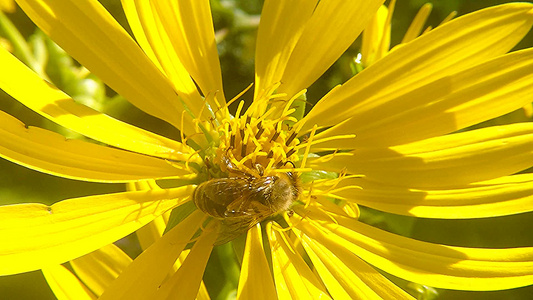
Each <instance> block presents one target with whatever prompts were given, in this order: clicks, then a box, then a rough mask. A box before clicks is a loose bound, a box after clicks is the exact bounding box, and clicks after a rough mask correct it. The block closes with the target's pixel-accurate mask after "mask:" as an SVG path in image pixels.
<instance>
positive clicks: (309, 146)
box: [300, 124, 318, 168]
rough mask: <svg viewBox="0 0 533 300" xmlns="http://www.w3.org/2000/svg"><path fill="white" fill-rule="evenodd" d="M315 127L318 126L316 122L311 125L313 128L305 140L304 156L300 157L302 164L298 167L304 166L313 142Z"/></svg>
mask: <svg viewBox="0 0 533 300" xmlns="http://www.w3.org/2000/svg"><path fill="white" fill-rule="evenodd" d="M317 127H318V126H317V125H316V124H315V125H314V126H313V130H312V131H311V135H310V136H309V140H307V147H306V148H305V152H304V156H303V158H302V164H301V165H300V167H302V168H303V167H305V163H306V162H307V156H308V155H309V151H311V144H312V142H313V138H314V137H315V132H316V129H317Z"/></svg>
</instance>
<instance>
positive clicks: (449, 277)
mask: <svg viewBox="0 0 533 300" xmlns="http://www.w3.org/2000/svg"><path fill="white" fill-rule="evenodd" d="M298 213H299V214H300V213H301V214H302V215H305V216H306V217H305V218H303V219H301V221H300V222H299V223H297V227H298V229H300V230H301V231H302V232H303V233H304V234H306V235H307V236H309V237H310V238H311V239H313V240H316V241H317V242H318V243H320V244H322V245H324V246H326V247H327V248H328V249H329V250H331V251H332V252H333V253H336V252H338V251H340V252H341V253H342V251H343V250H342V249H348V250H349V251H351V252H352V253H353V254H354V255H357V256H359V257H360V258H362V259H363V260H365V261H367V262H368V263H370V264H372V265H374V266H375V267H377V268H379V269H381V270H383V271H385V272H387V273H390V274H392V275H395V276H398V277H401V278H404V279H406V280H409V281H413V282H417V283H420V284H424V285H429V286H433V287H439V288H445V289H457V290H472V291H491V290H500V289H510V288H516V287H521V286H526V285H530V284H533V247H524V248H509V249H478V248H463V247H452V246H445V245H438V244H432V243H427V242H422V241H417V240H413V239H409V238H406V237H402V236H399V235H395V234H392V233H389V232H386V231H383V230H380V229H377V228H375V227H372V226H369V225H366V224H364V223H361V222H358V221H356V220H354V219H352V218H347V217H344V216H340V215H335V216H334V217H335V220H336V222H337V223H333V222H331V219H330V216H324V214H323V213H321V212H319V211H318V210H316V209H314V208H310V209H309V210H307V211H302V210H300V209H298ZM330 214H331V213H330ZM309 218H312V220H313V221H310V220H309Z"/></svg>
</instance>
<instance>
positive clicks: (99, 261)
mask: <svg viewBox="0 0 533 300" xmlns="http://www.w3.org/2000/svg"><path fill="white" fill-rule="evenodd" d="M131 261H132V259H131V258H130V257H129V256H128V255H127V254H126V253H124V251H122V250H121V249H120V248H119V247H117V246H115V245H113V244H110V245H107V246H104V247H102V248H100V249H98V250H96V251H93V252H91V253H89V254H87V255H84V256H81V257H78V258H76V259H74V260H71V261H70V265H71V266H72V269H73V270H74V271H75V272H76V275H77V276H78V277H79V278H80V280H81V281H83V283H85V285H86V286H87V287H89V288H90V289H91V291H93V292H94V293H95V294H96V295H97V296H100V295H102V293H103V292H104V290H105V289H106V288H107V287H108V286H110V285H111V283H112V282H113V281H114V280H115V279H116V278H117V277H118V275H120V273H122V271H124V270H125V269H126V267H128V265H129V264H131Z"/></svg>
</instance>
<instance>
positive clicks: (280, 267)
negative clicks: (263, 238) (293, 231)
mask: <svg viewBox="0 0 533 300" xmlns="http://www.w3.org/2000/svg"><path fill="white" fill-rule="evenodd" d="M267 233H268V237H269V241H270V249H271V250H272V264H273V269H274V281H275V283H276V291H277V292H278V299H331V297H330V296H329V295H328V292H327V291H326V289H325V288H324V286H323V285H322V283H321V282H320V280H318V278H317V277H316V275H315V274H314V273H313V271H311V269H309V266H308V265H307V264H306V262H305V261H304V260H303V258H302V257H301V256H300V254H299V253H297V252H296V250H295V249H294V247H293V246H292V244H291V243H290V242H289V241H288V238H287V235H286V234H284V233H282V232H280V231H278V230H275V229H273V228H272V225H271V223H269V224H268V227H267Z"/></svg>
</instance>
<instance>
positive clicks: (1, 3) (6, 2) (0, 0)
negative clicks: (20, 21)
mask: <svg viewBox="0 0 533 300" xmlns="http://www.w3.org/2000/svg"><path fill="white" fill-rule="evenodd" d="M16 8H17V6H16V5H15V0H0V11H4V12H7V13H13V12H15V10H16Z"/></svg>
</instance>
